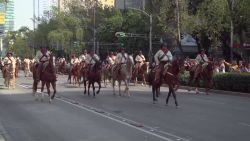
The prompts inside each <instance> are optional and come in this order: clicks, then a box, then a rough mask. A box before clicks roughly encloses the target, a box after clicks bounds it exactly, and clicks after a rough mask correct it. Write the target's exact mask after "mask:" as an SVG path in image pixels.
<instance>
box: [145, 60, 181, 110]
mask: <svg viewBox="0 0 250 141" xmlns="http://www.w3.org/2000/svg"><path fill="white" fill-rule="evenodd" d="M183 64H184V61H183V59H178V58H177V59H174V60H173V61H172V63H171V65H170V66H169V67H168V68H167V70H164V71H163V72H164V74H162V77H161V78H162V79H161V81H160V83H156V82H155V81H154V79H155V72H154V70H153V69H152V71H151V72H150V75H149V84H150V85H152V92H153V102H154V103H155V102H156V101H157V97H158V96H159V89H160V87H161V85H162V84H163V83H166V84H167V85H168V87H169V92H168V96H167V98H166V105H168V101H169V98H170V96H171V94H173V97H174V100H175V105H176V107H178V102H177V98H176V94H175V92H176V90H177V89H178V88H179V86H180V83H179V80H178V77H177V76H178V74H179V72H180V71H181V69H182V67H183Z"/></svg>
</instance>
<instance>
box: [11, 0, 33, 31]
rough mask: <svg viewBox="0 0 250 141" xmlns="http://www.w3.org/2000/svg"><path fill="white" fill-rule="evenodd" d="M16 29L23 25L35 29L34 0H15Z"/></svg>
mask: <svg viewBox="0 0 250 141" xmlns="http://www.w3.org/2000/svg"><path fill="white" fill-rule="evenodd" d="M14 7H15V8H14V9H15V10H14V13H15V25H14V27H15V30H18V29H19V28H20V27H22V26H27V27H29V28H30V29H33V23H32V20H31V18H32V17H33V0H14Z"/></svg>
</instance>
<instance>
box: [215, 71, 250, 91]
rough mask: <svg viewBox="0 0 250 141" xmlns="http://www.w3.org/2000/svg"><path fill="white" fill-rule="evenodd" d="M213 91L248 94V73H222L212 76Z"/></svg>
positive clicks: (249, 89) (249, 87)
mask: <svg viewBox="0 0 250 141" xmlns="http://www.w3.org/2000/svg"><path fill="white" fill-rule="evenodd" d="M213 84H214V88H215V89H219V90H226V91H236V92H245V93H250V74H249V73H224V74H215V75H214V76H213Z"/></svg>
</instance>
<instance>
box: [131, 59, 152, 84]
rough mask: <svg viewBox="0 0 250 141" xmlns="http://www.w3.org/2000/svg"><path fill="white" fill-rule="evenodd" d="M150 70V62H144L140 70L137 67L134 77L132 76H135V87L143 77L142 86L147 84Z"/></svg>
mask: <svg viewBox="0 0 250 141" xmlns="http://www.w3.org/2000/svg"><path fill="white" fill-rule="evenodd" d="M138 69H139V70H138ZM148 70H149V62H144V63H143V64H142V66H141V67H140V68H136V67H135V69H134V70H133V75H132V76H133V77H132V79H134V85H136V84H137V78H138V76H141V77H142V85H143V84H147V83H146V75H147V73H148Z"/></svg>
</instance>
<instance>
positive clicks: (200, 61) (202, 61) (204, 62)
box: [194, 49, 209, 78]
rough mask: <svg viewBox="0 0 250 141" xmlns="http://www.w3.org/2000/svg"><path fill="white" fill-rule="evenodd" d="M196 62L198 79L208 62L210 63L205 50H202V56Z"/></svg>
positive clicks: (195, 75) (195, 76) (199, 55)
mask: <svg viewBox="0 0 250 141" xmlns="http://www.w3.org/2000/svg"><path fill="white" fill-rule="evenodd" d="M195 60H196V63H197V66H196V69H195V74H194V78H197V77H198V75H199V74H200V73H201V72H202V71H203V69H204V68H205V67H206V66H207V65H208V62H209V60H208V57H207V55H206V54H205V50H204V49H201V51H200V54H198V55H197V57H196V58H195Z"/></svg>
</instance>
